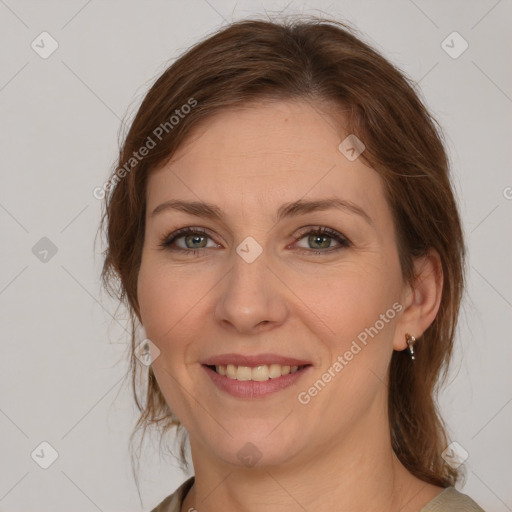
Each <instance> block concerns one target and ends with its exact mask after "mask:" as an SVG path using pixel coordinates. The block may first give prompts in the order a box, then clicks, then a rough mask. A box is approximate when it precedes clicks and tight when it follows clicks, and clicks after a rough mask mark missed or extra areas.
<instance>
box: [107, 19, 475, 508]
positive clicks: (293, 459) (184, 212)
mask: <svg viewBox="0 0 512 512" xmlns="http://www.w3.org/2000/svg"><path fill="white" fill-rule="evenodd" d="M106 190H107V191H108V194H107V195H106V198H105V206H106V210H105V214H104V218H103V223H104V226H105V231H106V234H107V241H108V248H107V251H106V253H105V254H106V259H105V265H104V269H103V278H104V282H105V285H106V286H107V288H108V289H109V290H110V291H111V292H115V293H117V296H118V297H119V298H120V299H121V300H123V301H125V303H126V305H127V306H128V307H129V310H130V313H131V318H132V327H133V330H132V333H133V334H132V368H131V369H132V376H133V386H134V390H135V399H136V401H137V404H138V406H139V409H140V410H141V412H142V414H141V417H140V419H139V422H138V424H137V427H144V430H145V429H146V428H147V426H149V425H156V426H160V427H161V429H162V432H163V433H165V432H166V431H168V430H169V429H171V428H173V427H177V429H178V430H181V429H183V428H184V429H185V431H186V433H187V434H188V436H189V440H190V447H191V455H192V461H193V465H194V472H195V475H194V477H192V478H190V479H189V480H188V481H187V482H185V483H184V484H183V485H182V486H181V487H180V488H179V489H178V490H177V491H176V492H175V493H173V494H171V495H170V496H168V498H167V499H165V500H164V501H163V502H162V503H160V505H158V506H157V507H156V508H154V509H153V510H154V512H156V511H158V512H162V511H165V512H171V511H172V512H174V511H190V510H198V511H199V512H203V511H204V512H207V511H219V510H251V511H260V510H272V511H289V510H315V511H323V510H365V511H367V512H368V511H373V510H376V511H377V510H378V511H380V512H387V511H396V510H400V511H402V512H418V511H422V512H427V511H440V510H443V511H448V510H465V511H481V510H482V509H481V508H480V507H479V506H478V505H477V504H476V503H475V502H474V501H473V500H471V499H470V498H469V497H467V496H465V495H463V494H461V493H459V492H458V491H456V490H455V488H454V485H455V483H456V482H457V481H458V480H459V479H460V477H461V467H460V461H458V462H457V461H456V460H454V459H456V457H455V455H456V454H455V455H454V449H453V445H451V444H450V442H449V440H448V439H447V435H446V433H445V429H444V426H443V422H442V419H441V417H440V416H439V413H438V411H437V408H436V403H435V389H436V386H437V385H438V383H439V382H440V381H441V379H442V377H443V376H444V375H445V373H446V369H447V365H448V362H449V359H450V355H451V352H452V345H453V341H454V332H455V327H456V322H457V316H458V310H459V304H460V301H461V296H462V292H463V283H464V241H463V236H462V231H461V224H460V218H459V214H458V211H457V205H456V203H455V200H454V196H453V193H452V188H451V184H450V179H449V170H448V161H447V156H446V153H445V149H444V147H443V143H442V140H441V137H440V134H439V131H438V130H437V129H436V125H435V121H434V120H433V118H432V117H431V116H430V115H429V113H428V112H427V110H426V109H425V107H424V105H423V104H422V103H421V101H420V99H419V98H418V96H417V94H416V93H415V91H414V89H413V87H412V86H411V84H410V83H409V82H408V80H407V79H406V78H405V77H404V76H403V75H402V74H401V73H400V72H399V71H398V70H397V69H396V68H395V67H394V66H393V65H392V64H391V63H389V62H388V61H387V60H386V59H384V58H383V57H382V56H381V55H379V54H378V53H377V52H375V51H374V50H373V49H371V48H370V47H368V46H367V45H366V44H365V43H363V42H362V41H361V40H360V39H359V38H357V37H356V36H355V35H354V33H353V31H352V30H351V29H349V28H348V27H346V26H345V25H343V24H342V23H339V22H334V21H329V20H320V19H310V20H307V21H306V20H304V19H302V20H299V21H295V22H293V21H291V22H290V21H288V22H279V23H274V22H267V21H255V20H253V21H243V22H238V23H234V24H232V25H231V26H229V27H228V28H225V29H223V30H222V31H220V32H219V33H217V34H214V35H213V36H211V37H209V38H208V39H206V40H205V41H203V42H201V43H199V44H197V45H196V46H195V47H193V48H192V49H190V50H189V51H187V52H186V53H185V54H184V55H183V56H182V57H181V58H180V59H178V60H177V61H176V62H175V63H174V64H173V65H171V66H170V67H169V68H168V69H167V70H166V71H165V72H164V73H163V74H162V76H160V78H159V79H158V80H157V81H156V83H155V84H154V85H153V87H152V88H151V90H150V91H149V92H148V94H147V95H146V97H145V99H144V101H143V102H142V105H141V107H140V109H139V111H138V113H137V115H136V116H135V118H134V120H133V122H132V124H131V128H130V130H129V133H128V134H127V136H126V139H125V141H124V145H123V147H122V150H121V152H120V156H119V161H118V163H117V166H116V170H115V173H114V175H113V176H112V179H111V180H110V182H109V184H108V186H107V187H106ZM116 285H117V286H118V287H117V288H116ZM139 325H140V326H142V327H143V329H144V331H145V337H144V336H142V337H140V338H138V337H137V335H136V328H137V327H138V326H139ZM142 338H145V339H144V340H143V341H142ZM141 341H142V344H143V345H144V347H145V354H146V355H145V358H146V359H145V360H147V359H148V354H149V356H150V357H149V361H150V362H151V365H150V366H147V365H146V364H143V365H141V364H140V361H139V359H140V360H142V358H138V355H139V354H140V352H138V351H139V348H140V347H141ZM141 368H142V369H143V370H144V369H145V370H146V371H147V372H148V373H147V390H146V398H145V400H144V401H143V403H141V400H140V399H139V398H138V395H137V389H138V385H137V380H136V375H137V372H138V370H139V369H141ZM148 368H149V369H148ZM181 431H182V430H181ZM449 445H450V446H449ZM183 453H184V452H183V445H182V457H184V455H183Z"/></svg>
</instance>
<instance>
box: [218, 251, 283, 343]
mask: <svg viewBox="0 0 512 512" xmlns="http://www.w3.org/2000/svg"><path fill="white" fill-rule="evenodd" d="M267 260H268V259H267V258H266V255H265V251H263V253H262V254H261V255H260V256H259V257H258V258H257V259H256V260H255V261H253V262H252V263H248V262H247V261H245V260H244V259H243V258H242V257H240V256H239V255H238V254H235V255H234V262H233V267H232V269H231V271H230V272H228V274H227V276H226V278H225V279H224V280H222V283H223V284H222V285H221V286H222V290H221V294H220V296H219V300H218V301H217V305H216V308H215V317H216V319H217V320H218V321H219V322H221V323H223V324H225V326H229V327H230V328H231V329H234V330H236V331H237V332H239V333H246V334H251V333H257V332H261V330H262V329H264V330H265V329H271V328H273V327H276V326H278V325H281V324H282V323H283V322H284V321H285V320H286V318H287V315H288V306H287V301H286V287H285V285H284V284H283V282H282V281H281V280H280V279H278V278H277V276H276V274H277V272H276V271H275V270H274V269H271V268H270V266H269V264H268V261H267Z"/></svg>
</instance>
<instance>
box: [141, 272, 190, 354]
mask: <svg viewBox="0 0 512 512" xmlns="http://www.w3.org/2000/svg"><path fill="white" fill-rule="evenodd" d="M177 289H179V290H180V293H176V290H177ZM137 293H138V300H139V307H140V312H141V317H142V322H143V324H144V328H145V330H146V334H147V336H148V338H149V339H151V340H152V341H153V342H154V343H156V344H157V345H161V342H162V339H165V338H166V337H167V336H169V333H170V332H171V331H172V329H173V326H174V325H175V324H176V323H177V322H178V319H179V318H182V317H183V316H184V315H185V313H186V311H185V310H186V304H187V302H188V301H187V293H186V288H184V287H183V286H179V283H177V282H176V280H175V279H173V278H172V276H170V275H168V273H165V272H164V271H163V269H162V268H160V267H158V266H156V265H154V264H151V263H150V262H148V263H147V264H144V263H143V264H142V265H141V269H140V272H139V278H138V282H137Z"/></svg>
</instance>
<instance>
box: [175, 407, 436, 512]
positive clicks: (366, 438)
mask: <svg viewBox="0 0 512 512" xmlns="http://www.w3.org/2000/svg"><path fill="white" fill-rule="evenodd" d="M381 412H383V411H381ZM381 418H382V420H383V421H376V419H375V414H369V415H368V416H367V418H366V419H364V418H363V419H361V421H360V422H358V425H357V428H351V429H350V432H347V433H345V434H339V433H338V435H337V436H336V439H337V441H336V442H333V440H332V439H330V440H328V441H326V442H325V443H324V444H318V445H316V446H315V448H314V450H311V451H309V452H308V453H306V452H305V451H302V453H298V454H297V455H296V456H295V457H293V458H292V459H290V460H289V461H287V462H286V463H285V464H282V465H279V466H276V465H273V466H271V465H268V466H259V465H257V466H255V467H253V468H246V467H243V466H242V467H239V466H233V465H228V464H225V463H223V462H222V461H219V459H218V458H216V457H214V456H213V455H212V453H211V452H206V451H205V450H204V447H203V446H202V445H201V444H200V443H197V442H196V441H195V440H194V439H193V437H191V438H190V439H191V449H192V458H193V462H194V470H195V475H196V480H195V483H194V486H193V487H192V489H191V490H190V492H189V493H188V494H187V497H186V499H185V502H184V504H183V507H182V511H187V510H189V509H190V508H191V507H192V508H194V509H196V510H198V511H200V512H213V511H218V510H237V511H240V512H249V511H250V512H260V511H261V512H268V510H272V511H273V512H288V511H289V510H292V509H293V510H301V509H302V510H315V511H318V512H324V511H325V512H327V511H329V512H331V511H332V510H347V511H351V510H365V512H374V511H375V512H377V511H378V512H388V511H389V512H391V511H396V510H400V511H401V512H418V511H419V510H420V509H421V508H422V507H423V506H424V505H425V504H426V503H428V502H429V501H430V500H431V499H432V498H433V497H434V496H436V495H437V494H439V492H440V491H441V490H442V488H440V487H435V486H433V485H430V484H427V483H425V482H423V481H421V480H419V479H418V478H416V477H414V476H413V475H412V474H410V473H409V472H408V471H407V470H406V469H405V468H404V466H403V465H402V464H401V463H400V461H399V460H398V458H397V457H396V455H395V454H394V453H393V450H392V448H391V442H390V434H389V427H388V423H387V414H385V413H384V414H383V415H381ZM377 424H378V426H379V427H380V428H376V427H377Z"/></svg>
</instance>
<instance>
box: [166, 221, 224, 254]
mask: <svg viewBox="0 0 512 512" xmlns="http://www.w3.org/2000/svg"><path fill="white" fill-rule="evenodd" d="M208 238H210V239H211V237H210V235H209V234H208V233H207V232H206V231H205V230H204V229H202V228H182V229H178V230H177V231H174V232H173V233H171V234H169V235H167V236H165V237H163V239H162V240H161V242H160V243H159V244H158V245H159V247H161V248H162V249H167V250H171V251H179V252H182V253H187V254H190V255H194V254H198V253H199V250H201V249H208V248H211V247H212V246H210V247H208V246H207V245H206V244H207V239H208ZM179 240H183V242H182V245H180V244H178V243H177V242H178V241H179ZM214 246H216V245H214Z"/></svg>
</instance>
